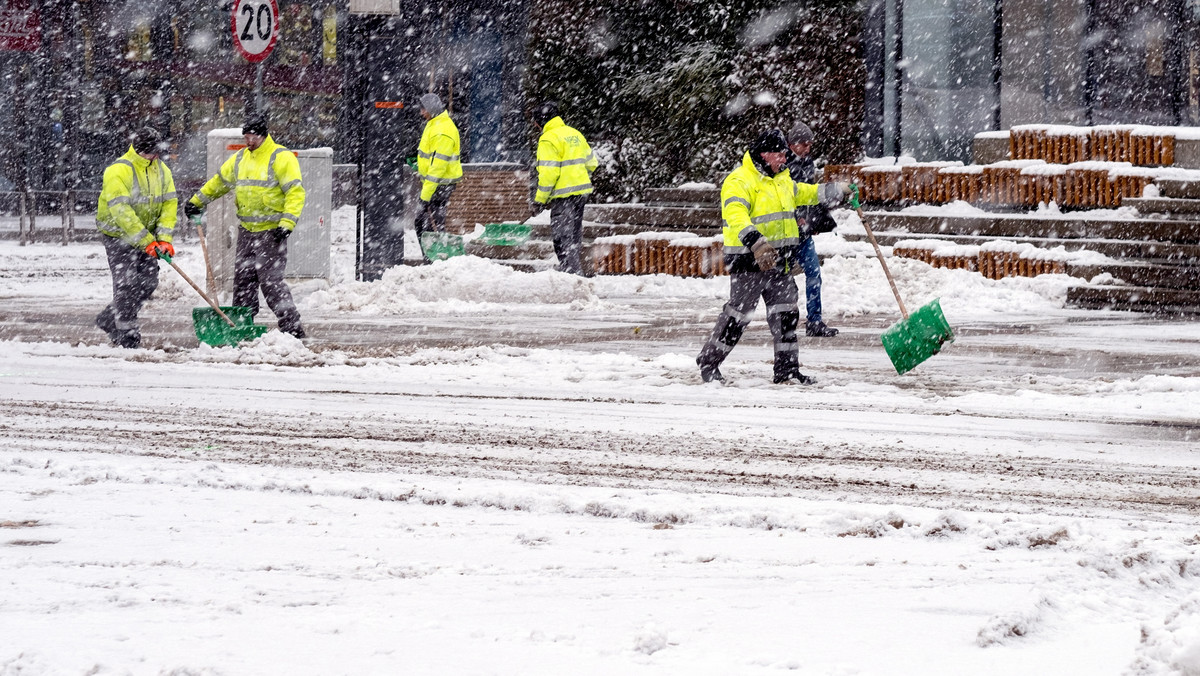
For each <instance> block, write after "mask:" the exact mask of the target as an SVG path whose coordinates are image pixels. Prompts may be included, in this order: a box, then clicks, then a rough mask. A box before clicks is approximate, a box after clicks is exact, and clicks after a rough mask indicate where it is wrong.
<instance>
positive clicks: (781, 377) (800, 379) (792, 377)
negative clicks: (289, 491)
mask: <svg viewBox="0 0 1200 676" xmlns="http://www.w3.org/2000/svg"><path fill="white" fill-rule="evenodd" d="M771 382H773V383H775V384H776V385H784V384H790V383H793V382H794V383H799V384H801V385H814V384H816V382H817V380H816V379H815V378H810V377H808V376H806V375H804V374H803V373H801V372H800V369H792V370H790V371H784V372H782V373H776V374H775V378H774V379H773V380H772V381H771Z"/></svg>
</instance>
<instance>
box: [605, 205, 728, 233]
mask: <svg viewBox="0 0 1200 676" xmlns="http://www.w3.org/2000/svg"><path fill="white" fill-rule="evenodd" d="M583 219H584V220H585V221H592V222H593V223H607V224H634V225H640V226H645V227H644V228H643V229H650V230H653V229H657V228H663V229H670V228H675V229H681V230H691V231H692V232H695V233H697V234H703V232H702V231H701V230H700V229H704V231H705V232H707V231H711V232H714V233H715V232H719V231H720V230H721V226H722V223H721V210H720V208H718V207H717V205H716V204H715V203H714V204H712V205H711V206H695V205H693V206H686V207H663V206H655V205H649V204H589V205H588V206H587V208H586V209H585V210H584V214H583ZM696 228H699V229H696Z"/></svg>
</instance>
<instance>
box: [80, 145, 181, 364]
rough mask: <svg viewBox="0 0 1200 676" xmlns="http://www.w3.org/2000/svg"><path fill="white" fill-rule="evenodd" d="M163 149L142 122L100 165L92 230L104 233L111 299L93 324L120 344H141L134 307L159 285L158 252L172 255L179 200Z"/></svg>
mask: <svg viewBox="0 0 1200 676" xmlns="http://www.w3.org/2000/svg"><path fill="white" fill-rule="evenodd" d="M165 148H166V143H164V142H163V137H162V134H160V133H159V132H158V130H156V129H153V128H151V127H144V128H142V129H140V130H138V131H137V132H136V133H134V134H133V136H131V137H130V145H129V150H128V151H127V152H126V153H125V154H124V155H122V156H121V159H119V160H117V161H116V162H113V163H112V164H110V165H109V166H108V168H107V169H105V170H104V183H103V185H102V186H101V189H100V203H99V205H98V206H97V208H96V229H98V230H99V231H100V232H101V233H102V234H103V235H104V237H103V240H104V251H105V253H106V254H107V255H108V268H109V270H110V271H111V272H112V287H113V299H112V302H111V303H109V304H108V307H106V308H104V310H102V311H101V312H100V314H98V315H96V326H97V327H99V328H100V330H102V331H104V332H105V333H107V334H108V337H109V339H110V340H112V342H113V344H114V345H118V346H120V347H128V348H136V347H141V345H142V333H141V329H140V328H139V326H138V312H139V311H140V310H141V309H142V305H143V304H144V303H145V302H146V301H147V300H150V295H151V294H153V293H154V290H155V289H157V288H158V257H159V256H160V255H167V256H174V255H175V247H174V246H173V245H172V244H171V240H172V239H174V233H175V221H176V218H177V212H178V211H179V202H178V200H177V199H176V197H175V180H174V179H173V178H172V177H171V170H170V169H168V168H167V165H165V164H163V162H162V160H160V159H159V158H158V156H159V153H161V152H163V150H165Z"/></svg>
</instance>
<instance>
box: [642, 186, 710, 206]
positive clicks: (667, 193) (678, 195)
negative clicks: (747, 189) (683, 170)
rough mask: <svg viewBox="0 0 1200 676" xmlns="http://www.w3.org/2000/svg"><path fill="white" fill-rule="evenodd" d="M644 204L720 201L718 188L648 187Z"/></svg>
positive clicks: (700, 203)
mask: <svg viewBox="0 0 1200 676" xmlns="http://www.w3.org/2000/svg"><path fill="white" fill-rule="evenodd" d="M643 201H644V202H645V203H646V204H651V205H655V206H666V205H672V206H675V205H679V206H683V205H704V204H708V205H715V204H717V203H719V202H720V201H721V190H720V189H719V188H701V189H698V190H685V189H681V188H650V189H649V190H647V191H646V194H645V195H643Z"/></svg>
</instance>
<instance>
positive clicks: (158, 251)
mask: <svg viewBox="0 0 1200 676" xmlns="http://www.w3.org/2000/svg"><path fill="white" fill-rule="evenodd" d="M146 255H147V256H150V257H152V258H166V257H168V256H169V257H172V258H174V257H175V247H173V246H171V243H170V242H150V244H148V245H146Z"/></svg>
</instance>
